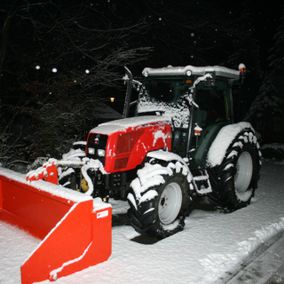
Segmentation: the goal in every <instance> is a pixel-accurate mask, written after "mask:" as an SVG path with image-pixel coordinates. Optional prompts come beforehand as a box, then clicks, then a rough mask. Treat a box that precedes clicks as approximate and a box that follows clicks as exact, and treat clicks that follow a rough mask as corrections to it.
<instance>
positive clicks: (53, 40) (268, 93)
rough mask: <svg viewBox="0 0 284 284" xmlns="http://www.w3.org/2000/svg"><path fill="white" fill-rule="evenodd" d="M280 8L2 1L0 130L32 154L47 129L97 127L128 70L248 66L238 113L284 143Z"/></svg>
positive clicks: (116, 0)
mask: <svg viewBox="0 0 284 284" xmlns="http://www.w3.org/2000/svg"><path fill="white" fill-rule="evenodd" d="M278 2H279V1H273V3H272V2H269V3H267V1H266V2H264V1H252V0H251V1H245V0H240V1H224V0H217V1H209V0H208V1H202V0H196V1H188V0H187V1H185V0H183V1H165V0H160V1H150V0H148V1H147V0H144V1H126V0H104V1H96V0H79V1H55V0H50V1H38V0H29V1H8V0H6V1H1V3H0V25H1V45H0V52H1V53H0V74H1V77H0V88H1V92H0V94H1V98H0V108H1V113H0V119H1V122H2V123H1V125H2V126H3V125H8V126H7V127H5V129H2V130H1V131H2V132H5V133H6V132H8V133H10V134H9V135H10V136H9V137H13V136H14V135H15V133H16V134H17V133H19V132H21V133H22V136H23V139H22V141H24V144H25V145H32V146H28V147H30V148H29V151H30V153H33V152H35V148H36V149H37V148H38V145H37V144H38V143H42V145H43V144H45V142H44V141H41V140H40V139H39V137H40V136H44V135H46V133H50V129H49V128H48V127H52V128H53V129H56V131H58V133H54V136H55V137H57V136H58V135H59V136H60V135H63V136H65V137H70V140H71V139H73V138H74V136H76V135H81V134H82V133H83V132H84V131H86V130H87V129H89V128H90V127H92V126H93V124H94V117H93V114H92V111H91V106H92V105H93V104H95V103H96V101H97V100H100V101H103V102H106V103H107V102H109V96H113V95H115V96H116V97H117V100H116V102H118V103H119V102H122V101H123V95H124V91H123V88H122V87H121V80H120V78H121V77H122V75H123V68H122V66H123V65H127V66H129V67H130V68H131V69H132V70H133V73H134V74H135V75H137V76H139V74H141V70H142V69H143V67H144V66H151V67H155V66H167V65H169V64H171V65H188V64H191V65H215V64H216V65H218V64H219V65H225V66H228V67H232V68H237V66H238V64H239V63H240V62H244V63H245V64H246V65H247V68H248V76H247V80H246V83H245V85H244V87H243V89H242V96H240V100H239V101H240V106H241V108H240V109H241V110H240V112H239V117H240V118H241V117H245V116H247V117H248V119H249V120H250V121H251V122H252V123H253V124H254V125H255V127H256V128H257V130H258V131H259V132H260V133H261V134H262V135H263V137H264V138H263V139H264V141H272V140H275V141H282V140H283V135H282V134H281V133H282V131H281V130H280V128H279V124H280V123H279V122H281V121H282V120H283V115H282V116H281V113H282V110H281V109H282V108H283V96H282V93H283V92H284V86H283V84H282V81H283V80H281V78H282V77H281V76H282V75H284V74H283V73H284V71H283V69H284V68H283V58H284V53H283V50H284V44H283V40H282V38H284V36H283V35H284V16H283V14H284V13H283V12H284V5H283V4H282V3H280V2H279V3H278ZM37 65H39V66H40V70H37V69H36V68H35V66H37ZM52 68H57V70H58V72H57V73H53V72H52V71H51V70H52ZM86 69H88V70H90V73H89V74H86V73H85V70H86ZM267 101H269V103H266V102H267ZM270 102H272V103H270ZM251 106H254V108H253V110H251ZM51 110H52V111H51ZM51 113H52V115H54V117H52V116H51ZM63 114H64V115H65V116H64V117H63ZM11 117H12V119H11ZM58 117H60V119H61V120H63V121H64V123H65V125H66V126H68V127H65V128H64V129H62V128H61V126H60V125H58V124H57V120H58V119H57V118H58ZM70 117H71V118H72V119H71V118H70ZM47 118H49V119H50V120H51V121H52V123H51V125H50V126H47V125H46V119H47ZM73 120H74V121H76V123H73ZM78 121H80V122H81V123H80V125H79V124H78ZM31 125H32V129H30V126H31ZM2 128H3V127H2ZM268 128H270V129H272V132H273V133H274V134H273V137H271V136H268V135H267V131H266V130H265V129H268ZM66 129H68V131H67V130H66ZM82 129H84V131H83V130H82ZM76 133H77V134H76ZM78 133H80V134H78ZM52 143H54V142H52ZM56 143H60V141H59V142H58V141H57V142H56ZM66 143H67V142H66ZM46 144H48V143H46ZM43 146H44V145H43ZM47 146H48V145H47ZM47 146H46V147H47ZM39 152H40V151H38V152H37V153H36V154H40V153H39ZM36 154H34V155H36ZM29 155H31V154H28V155H27V156H28V157H27V158H28V159H29V158H30V156H29Z"/></svg>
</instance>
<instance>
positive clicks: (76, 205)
mask: <svg viewBox="0 0 284 284" xmlns="http://www.w3.org/2000/svg"><path fill="white" fill-rule="evenodd" d="M111 214H112V212H111V206H110V205H108V204H105V203H103V202H102V201H96V200H93V199H92V198H91V197H87V196H82V194H79V193H77V192H74V191H68V190H66V189H64V188H62V187H59V186H56V185H53V184H50V183H47V182H44V181H36V182H31V183H29V182H26V181H25V177H24V176H23V175H20V174H17V173H15V172H13V171H10V170H6V169H3V168H1V169H0V221H4V222H8V223H10V224H13V225H17V226H18V227H20V228H22V229H24V230H25V231H27V232H28V233H30V234H31V235H33V236H35V237H37V238H40V239H41V242H40V243H39V245H38V246H37V248H35V250H34V251H33V252H32V253H31V255H30V256H28V258H27V259H26V261H25V262H24V263H23V264H22V266H21V278H22V283H24V284H28V283H34V282H40V281H43V280H47V279H49V280H51V281H54V280H56V279H57V278H59V277H62V276H66V275H68V274H71V273H73V272H76V271H79V270H82V269H84V268H87V267H89V266H92V265H95V264H97V263H100V262H103V261H105V260H107V259H108V258H109V256H110V255H111ZM0 235H1V232H0Z"/></svg>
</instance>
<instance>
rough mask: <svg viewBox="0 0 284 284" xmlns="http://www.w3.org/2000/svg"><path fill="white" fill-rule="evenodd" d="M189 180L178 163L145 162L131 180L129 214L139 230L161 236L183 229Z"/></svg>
mask: <svg viewBox="0 0 284 284" xmlns="http://www.w3.org/2000/svg"><path fill="white" fill-rule="evenodd" d="M188 188H189V183H188V181H187V175H186V173H185V171H183V169H182V166H181V164H180V162H178V161H174V162H167V164H166V165H165V166H162V165H160V164H149V163H146V164H145V167H144V168H143V169H141V170H139V171H138V175H137V177H136V178H135V179H134V180H133V182H132V183H131V191H130V193H129V194H128V197H127V198H128V200H129V204H130V210H129V217H130V222H131V224H132V226H133V227H134V228H135V229H136V230H137V231H138V232H140V233H142V234H147V235H151V236H155V237H158V238H165V237H168V236H170V235H173V234H175V233H176V232H178V231H181V230H183V228H184V219H185V216H186V215H187V213H188V212H189V203H190V197H189V189H188Z"/></svg>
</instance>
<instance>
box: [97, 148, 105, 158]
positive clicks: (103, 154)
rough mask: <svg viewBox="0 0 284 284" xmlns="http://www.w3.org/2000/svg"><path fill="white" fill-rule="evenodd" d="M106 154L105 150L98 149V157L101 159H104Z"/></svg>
mask: <svg viewBox="0 0 284 284" xmlns="http://www.w3.org/2000/svg"><path fill="white" fill-rule="evenodd" d="M105 154H106V151H105V150H103V149H98V156H99V157H104V156H105Z"/></svg>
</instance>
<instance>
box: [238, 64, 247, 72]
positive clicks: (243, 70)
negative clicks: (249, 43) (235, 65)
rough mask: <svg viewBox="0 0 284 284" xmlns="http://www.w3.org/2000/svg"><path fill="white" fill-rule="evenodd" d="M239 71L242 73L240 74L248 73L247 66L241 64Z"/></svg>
mask: <svg viewBox="0 0 284 284" xmlns="http://www.w3.org/2000/svg"><path fill="white" fill-rule="evenodd" d="M239 71H240V74H244V73H246V71H247V68H246V66H245V64H244V63H240V64H239Z"/></svg>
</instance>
